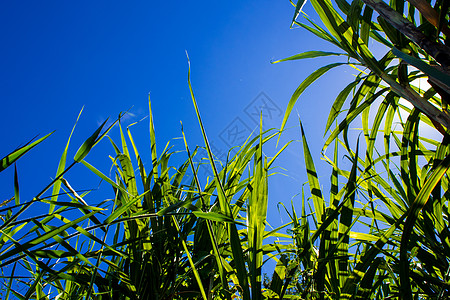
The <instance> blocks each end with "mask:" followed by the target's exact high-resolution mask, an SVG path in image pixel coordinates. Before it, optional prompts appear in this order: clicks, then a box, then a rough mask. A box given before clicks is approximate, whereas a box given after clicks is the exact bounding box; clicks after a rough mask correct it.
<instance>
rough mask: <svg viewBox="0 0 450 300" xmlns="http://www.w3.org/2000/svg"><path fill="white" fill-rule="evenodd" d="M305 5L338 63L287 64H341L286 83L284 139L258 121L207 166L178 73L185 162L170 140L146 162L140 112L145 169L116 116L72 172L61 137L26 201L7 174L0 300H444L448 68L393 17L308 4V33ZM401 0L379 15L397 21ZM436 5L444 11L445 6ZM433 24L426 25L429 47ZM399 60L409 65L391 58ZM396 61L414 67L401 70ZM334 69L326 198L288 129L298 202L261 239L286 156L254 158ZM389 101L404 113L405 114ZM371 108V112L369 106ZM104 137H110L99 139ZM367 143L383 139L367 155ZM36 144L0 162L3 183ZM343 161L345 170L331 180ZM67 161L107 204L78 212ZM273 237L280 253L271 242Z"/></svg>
mask: <svg viewBox="0 0 450 300" xmlns="http://www.w3.org/2000/svg"><path fill="white" fill-rule="evenodd" d="M303 2H304V1H298V3H297V5H296V9H295V16H294V20H293V23H295V24H298V25H300V26H302V27H303V28H305V29H307V30H309V31H310V32H312V33H313V34H315V35H316V36H318V37H320V38H322V39H324V40H326V41H329V42H330V43H332V44H333V45H335V46H336V47H338V48H340V50H339V51H340V52H336V53H335V52H328V51H327V52H323V51H322V52H321V51H308V52H304V53H301V54H298V55H295V56H292V57H290V58H287V59H284V60H297V59H304V58H311V57H320V56H335V55H338V56H345V57H346V58H347V59H348V60H347V61H346V62H336V63H333V64H329V65H327V66H324V67H321V68H319V69H318V70H317V71H315V72H313V73H312V74H311V75H310V76H308V77H307V78H306V79H305V80H304V81H303V82H302V83H301V84H300V85H299V87H298V88H297V90H296V91H295V92H294V94H293V96H292V98H291V100H290V102H289V104H288V107H287V109H286V114H285V118H284V120H283V123H282V125H281V130H279V131H263V130H262V119H261V121H260V128H259V132H258V133H256V134H255V135H254V136H250V137H249V138H248V140H247V141H246V142H245V143H243V145H240V146H239V147H238V148H237V149H236V150H235V151H231V150H230V152H229V155H228V157H227V161H225V162H220V161H219V160H217V158H216V157H215V156H214V153H213V152H212V150H211V147H210V145H209V141H208V136H207V133H206V129H205V128H204V126H203V123H202V118H201V114H200V109H199V107H198V105H197V102H196V99H195V95H194V92H193V89H192V86H191V82H190V69H189V74H188V84H189V88H190V91H191V97H192V103H193V106H194V108H195V111H196V115H197V119H198V123H199V130H200V132H201V134H202V136H203V140H204V143H203V145H202V146H201V147H195V148H194V149H191V148H190V147H189V141H188V140H187V138H186V136H185V135H184V132H183V131H182V136H183V142H184V149H183V151H181V152H180V151H175V150H173V149H172V148H171V146H170V143H167V145H166V147H165V148H164V150H163V151H162V152H161V153H159V151H158V150H157V149H158V148H157V141H158V142H159V140H158V138H157V136H156V133H155V127H156V126H157V124H154V119H153V112H152V109H151V102H150V99H149V136H148V146H149V147H148V151H149V155H150V157H151V161H150V162H149V163H145V161H144V160H143V158H142V157H145V156H146V155H143V152H142V151H143V150H142V149H138V145H141V144H142V143H140V142H139V143H137V142H136V141H135V137H134V136H133V127H132V126H135V125H136V124H131V125H129V126H127V127H124V126H123V124H122V120H121V117H119V119H118V120H116V121H115V122H113V123H112V125H110V126H109V127H107V128H106V129H104V128H105V126H106V121H105V123H103V124H102V125H101V126H100V127H99V128H98V129H97V130H96V131H95V132H94V133H93V134H92V135H91V136H90V137H89V138H88V139H86V141H85V142H84V143H83V144H82V145H81V146H80V147H79V149H78V151H77V152H76V154H75V156H74V157H73V159H72V160H71V161H69V158H68V149H69V148H70V140H71V136H72V134H73V132H74V131H72V133H71V134H70V136H69V139H68V142H67V144H66V146H65V148H64V151H63V154H62V156H61V159H60V163H59V165H58V167H57V170H56V176H55V179H54V180H53V181H51V182H50V183H49V185H48V186H46V187H44V188H43V189H42V191H41V192H40V193H38V194H37V195H36V196H35V197H34V198H33V199H31V200H26V201H23V199H20V191H19V184H18V182H19V179H18V176H17V172H15V186H14V191H13V194H14V196H13V197H12V198H11V201H9V202H8V203H4V204H3V205H2V208H1V213H2V214H3V215H4V216H3V223H2V224H1V225H0V267H1V269H2V279H3V281H2V298H4V299H11V298H18V299H205V300H206V299H236V298H237V299H386V298H405V299H446V298H448V297H449V294H450V285H449V283H448V281H449V276H450V261H449V257H450V244H449V239H448V237H449V233H450V228H449V205H448V203H449V202H448V201H449V192H448V187H449V178H448V173H449V171H448V169H449V167H450V156H449V151H450V149H449V147H450V146H449V137H448V133H447V129H446V127H447V125H448V124H447V119H448V117H447V116H446V114H447V107H446V105H447V104H446V102H445V101H444V100H443V98H444V97H445V96H446V95H447V94H446V92H445V91H446V86H445V85H447V83H448V82H447V81H446V73H445V70H444V71H442V69H439V70H438V71H439V72H435V71H432V70H431V69H430V68H429V67H430V65H429V62H432V63H434V61H433V55H432V54H430V53H428V52H427V51H429V50H430V49H429V48H427V49H421V48H420V47H419V48H418V47H417V45H415V44H414V43H413V42H414V41H411V40H409V39H408V38H411V37H408V36H407V35H405V33H404V32H402V30H401V28H397V27H395V26H394V25H395V24H394V25H393V24H391V23H392V22H393V20H394V19H395V18H394V19H392V18H393V17H392V16H390V15H388V16H387V17H386V16H384V17H383V18H378V19H377V22H375V21H372V18H371V16H372V14H373V13H374V11H373V9H372V6H370V5H372V2H373V1H369V0H367V1H366V0H364V2H362V1H356V0H355V1H352V2H351V3H347V2H346V1H337V5H338V8H339V10H340V13H339V12H338V11H337V10H336V9H335V8H334V6H333V4H332V3H331V2H330V1H326V0H312V1H311V3H312V5H313V7H314V8H315V10H316V12H317V13H318V15H319V17H320V19H321V21H322V22H323V24H324V25H323V26H322V27H321V26H320V25H318V24H316V23H315V22H313V21H311V20H310V19H308V17H306V20H307V21H308V22H309V25H307V24H303V23H299V22H297V21H296V17H297V15H298V14H299V13H300V11H301V6H302V5H303ZM369 2H370V3H369ZM419 2H420V1H419ZM364 3H368V5H365V4H364ZM402 3H403V1H396V2H392V3H391V6H392V7H393V8H394V9H395V11H397V13H399V14H401V13H402V10H403V6H402ZM436 5H437V6H436V9H437V8H441V9H445V7H444V4H443V2H442V1H438V2H437V4H436ZM377 7H378V6H377ZM416 9H417V8H416V7H415V6H413V5H410V6H409V11H408V12H407V15H406V16H405V19H408V18H409V19H411V20H413V18H414V16H415V14H416ZM427 9H428V10H429V9H430V8H427ZM381 10H383V9H381ZM417 13H423V11H420V10H419V12H417ZM391 17H392V18H391ZM394 17H395V16H394ZM397 17H398V16H397ZM397 20H398V19H397ZM444 20H446V19H445V18H444ZM394 21H395V20H394ZM435 21H436V20H435ZM421 22H424V19H421ZM439 22H441V23H442V22H444V21H442V20H439ZM439 22H434V23H432V24H434V25H433V26H435V27H436V28H435V29H433V30H434V32H435V33H436V34H437V36H438V38H437V39H439V35H440V34H441V33H440V32H441V31H440V29H439V28H441V27H442V26H440V25H439V24H440V23H439ZM444 23H445V22H444ZM444 23H443V24H444ZM444 25H445V26H447V25H446V23H445V24H444ZM421 28H422V29H423V28H425V29H426V26H423V27H421ZM343 29H345V30H343ZM425 29H424V30H425ZM426 30H431V29H426ZM433 30H431V31H433ZM371 40H373V41H375V42H379V43H382V44H383V45H386V46H388V47H389V48H390V50H389V51H388V52H387V53H386V54H385V55H384V56H383V57H382V58H381V59H376V58H375V57H374V55H372V54H371V52H370V50H369V46H368V45H369V41H371ZM398 47H400V48H402V47H403V48H402V49H403V50H404V49H408V50H409V51H410V52H408V51H406V52H408V54H405V51H403V52H402V53H403V54H402V53H399V51H398V49H397V48H398ZM396 49H397V50H396ZM419 57H420V59H419V60H420V62H419V61H418V58H419ZM398 59H402V60H403V61H404V62H407V63H409V64H411V65H412V66H415V67H416V69H409V68H406V67H405V64H404V62H399V60H398ZM436 61H438V60H437V59H436ZM397 62H398V64H396V63H397ZM438 62H439V63H440V61H438ZM424 64H425V65H424ZM341 65H352V66H353V67H355V68H357V69H358V70H360V72H359V73H358V74H357V75H356V77H355V80H354V81H353V82H351V83H349V84H348V85H347V86H346V87H344V88H343V90H342V91H341V92H340V93H339V95H338V96H337V98H336V100H335V102H334V104H333V106H332V109H331V113H330V116H329V118H328V121H327V125H326V132H328V133H329V135H328V136H327V140H326V142H325V145H324V150H325V149H327V148H329V149H332V155H331V156H326V155H325V154H324V156H323V158H324V159H325V160H326V161H327V162H328V163H329V165H330V170H331V174H330V179H329V184H327V185H325V186H330V190H329V191H326V190H324V188H323V185H322V183H323V182H322V183H321V182H320V180H319V178H320V176H319V174H317V170H316V167H315V163H314V161H313V155H312V154H311V151H310V148H309V145H308V142H307V134H306V133H307V130H305V129H304V128H303V125H302V123H301V122H300V121H299V123H298V124H299V135H300V136H301V142H302V145H303V157H304V163H305V166H306V170H304V171H305V175H306V177H307V184H306V185H305V186H303V187H299V190H301V201H299V202H301V203H292V206H291V207H290V208H286V212H287V213H288V214H289V217H290V222H288V223H286V224H283V225H282V226H281V227H280V228H276V229H272V230H269V229H268V226H267V210H268V207H269V206H271V205H274V204H273V202H272V201H271V199H269V193H268V189H269V187H270V184H269V177H270V174H271V173H272V172H273V166H274V163H275V160H276V158H277V157H278V156H279V155H280V154H281V153H282V152H283V150H284V149H285V148H286V147H287V146H288V144H289V143H288V144H286V145H284V146H283V147H280V148H279V150H277V152H276V153H275V155H274V156H273V157H266V156H265V154H264V153H266V152H265V151H263V148H265V147H268V146H269V143H268V142H269V141H271V140H273V139H275V138H277V139H279V135H280V134H281V133H282V131H283V129H284V126H285V124H286V122H287V119H288V117H289V114H290V112H291V111H292V109H293V106H294V105H295V102H296V101H297V99H298V98H299V97H300V96H301V94H302V93H303V91H304V90H305V89H306V88H307V87H308V86H310V85H311V84H312V83H313V82H314V81H315V80H316V79H317V78H319V77H320V76H322V75H323V74H325V73H326V72H327V71H328V70H330V69H332V68H335V67H338V66H341ZM362 68H365V70H362ZM425 76H426V77H427V78H429V79H430V80H431V82H432V85H433V87H432V88H430V89H429V90H428V91H426V92H423V91H421V90H420V89H418V88H415V87H414V86H413V85H412V83H413V81H414V80H415V79H416V78H421V77H425ZM401 97H404V98H406V99H407V100H408V101H410V102H411V103H412V104H413V108H409V107H408V106H405V105H403V103H402V101H400V99H401ZM347 99H350V103H349V108H348V110H346V109H345V103H346V101H347ZM377 100H380V102H381V104H380V105H378V106H374V103H376V101H377ZM419 100H420V101H419ZM422 100H424V101H422ZM421 101H422V102H421ZM345 110H346V112H345V113H344V111H345ZM370 110H373V111H374V115H375V117H374V118H373V119H372V118H370V117H369V116H370V115H371V114H370ZM405 114H406V115H407V117H406V118H404V115H405ZM357 118H360V120H361V127H362V128H361V129H359V130H360V131H361V133H362V135H361V137H362V138H361V140H360V139H358V140H352V139H350V138H349V135H348V131H349V129H350V124H351V123H352V122H353V121H354V120H356V119H357ZM336 122H338V123H337V124H338V125H337V126H336V127H335V128H333V124H335V123H336ZM395 123H397V124H398V125H399V126H398V127H397V128H400V129H398V130H396V129H395V128H396V127H395V126H394V125H395ZM115 124H117V128H114V130H116V129H117V130H118V132H119V139H118V140H114V139H113V138H111V137H109V136H108V135H107V133H108V132H109V131H110V130H112V129H113V127H114V125H115ZM382 124H384V128H381V125H382ZM421 124H427V125H431V126H432V127H434V128H435V129H436V130H437V131H438V132H440V133H441V134H442V140H433V139H432V138H430V137H426V136H423V135H421V126H422V125H421ZM136 126H137V125H136ZM74 129H75V127H74ZM379 133H381V134H382V141H381V142H380V143H377V142H376V139H377V137H378V135H379ZM46 137H47V136H45V137H43V138H41V139H39V140H36V141H34V142H30V143H29V144H27V145H26V146H24V147H22V148H19V149H17V150H15V151H13V152H12V153H11V154H9V155H7V156H6V157H5V158H3V159H2V161H1V166H0V171H3V170H4V169H5V168H7V167H10V166H11V165H12V164H14V162H15V161H16V160H17V159H19V158H20V157H21V156H22V155H24V154H25V153H26V152H27V151H29V150H31V149H32V148H33V147H34V146H36V145H38V144H39V143H40V142H42V141H43V140H45V138H46ZM105 137H107V139H108V140H109V143H110V144H111V146H112V149H113V150H114V154H113V155H112V156H111V157H110V159H111V166H112V169H111V170H112V171H111V175H107V174H106V173H105V172H104V171H102V170H99V169H97V167H96V166H95V163H92V164H91V163H88V162H87V161H86V157H87V156H88V154H89V152H90V151H91V149H92V148H93V147H94V146H95V145H96V144H97V143H99V142H100V141H101V140H106V139H105ZM140 138H141V137H140ZM379 139H380V138H379ZM380 145H381V146H380ZM377 147H381V148H384V152H383V151H380V150H379V149H377ZM200 148H203V149H204V150H206V153H207V155H206V156H205V157H199V156H200V154H199V153H200V152H201V151H198V150H199V149H200ZM324 153H325V151H324ZM180 155H184V163H182V164H181V165H175V166H173V165H172V162H173V158H174V157H175V156H180ZM342 157H344V158H345V159H346V160H348V161H349V162H350V168H343V167H341V165H342V163H340V162H341V160H342ZM198 161H200V163H197V162H198ZM77 164H81V165H84V166H85V167H86V168H87V170H89V171H90V172H92V173H93V174H95V175H97V176H98V177H99V178H101V179H102V180H103V181H104V182H105V183H106V184H107V186H108V188H110V190H111V193H112V197H111V198H112V199H110V200H108V199H106V200H105V199H99V201H97V202H98V204H97V205H89V204H88V203H87V202H86V201H85V200H84V198H85V197H86V195H87V193H81V192H78V191H77V187H76V186H75V187H73V186H72V183H71V182H69V181H68V179H67V176H66V174H67V173H68V172H69V171H70V170H71V169H72V168H73V167H74V166H75V165H77ZM200 167H208V168H211V170H212V173H213V176H212V177H211V178H207V179H206V178H201V176H200V174H199V168H200ZM321 180H322V181H323V177H322V179H321ZM13 200H14V201H13ZM36 205H41V206H42V205H46V207H47V209H48V212H46V213H44V214H42V215H38V216H36V215H34V216H32V217H25V212H30V211H32V209H33V208H34V207H36ZM299 206H300V207H301V208H300V210H299ZM284 228H289V230H288V231H284ZM273 237H278V238H280V239H281V240H282V242H269V240H272V239H271V238H273ZM267 260H274V261H275V263H276V266H275V268H274V270H273V272H272V276H271V278H269V280H267V281H266V282H263V279H262V275H263V271H262V268H263V266H264V263H265V262H266V261H267Z"/></svg>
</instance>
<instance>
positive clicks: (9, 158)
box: [0, 132, 53, 172]
mask: <svg viewBox="0 0 450 300" xmlns="http://www.w3.org/2000/svg"><path fill="white" fill-rule="evenodd" d="M52 134H53V132H51V133H49V134H47V135H46V136H44V137H42V138H40V139H38V140H37V141H34V142H31V141H30V142H28V143H27V144H26V145H25V146H22V147H20V148H18V149H16V150H14V151H13V152H11V153H9V154H8V155H6V156H5V157H3V158H2V159H1V160H0V172H2V171H3V170H5V169H6V168H7V167H9V166H10V165H12V164H13V163H14V162H15V161H16V160H18V159H19V158H20V157H21V156H22V155H24V154H25V153H27V152H28V151H30V150H31V149H32V148H33V147H35V146H36V145H37V144H39V143H40V142H42V141H43V140H45V139H46V138H48V137H49V136H50V135H52Z"/></svg>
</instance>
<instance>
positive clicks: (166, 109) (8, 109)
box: [0, 1, 351, 224]
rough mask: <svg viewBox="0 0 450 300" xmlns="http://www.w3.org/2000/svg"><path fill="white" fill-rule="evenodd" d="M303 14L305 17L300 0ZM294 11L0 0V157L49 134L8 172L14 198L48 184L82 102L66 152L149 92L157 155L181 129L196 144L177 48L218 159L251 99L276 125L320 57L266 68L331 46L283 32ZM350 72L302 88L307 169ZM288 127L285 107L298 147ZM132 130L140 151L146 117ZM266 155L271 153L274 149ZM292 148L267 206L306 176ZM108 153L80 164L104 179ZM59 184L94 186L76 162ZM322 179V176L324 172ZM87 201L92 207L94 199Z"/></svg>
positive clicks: (285, 4)
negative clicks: (265, 107) (268, 110)
mask: <svg viewBox="0 0 450 300" xmlns="http://www.w3.org/2000/svg"><path fill="white" fill-rule="evenodd" d="M305 12H306V13H312V10H311V9H310V8H309V7H308V4H307V5H306V6H305ZM293 13H294V8H293V7H292V6H291V5H290V3H289V1H258V2H251V1H247V2H243V1H226V2H211V1H208V2H207V1H195V2H194V1H192V2H187V1H182V2H181V1H180V2H173V1H172V2H167V1H159V2H156V1H128V2H126V3H125V2H119V1H89V2H88V1H77V2H76V3H75V2H69V1H46V2H42V1H20V2H19V1H3V2H2V3H1V4H0V42H1V45H2V47H0V59H1V66H2V67H1V68H0V95H1V97H2V101H1V103H2V112H3V114H2V118H0V136H1V138H2V147H1V148H0V155H1V156H2V157H3V156H4V155H6V154H7V153H9V152H10V151H12V150H13V149H15V148H16V147H18V146H19V145H21V144H24V143H25V142H27V141H28V140H30V139H31V138H33V137H34V136H36V135H40V136H42V135H45V134H47V133H49V132H51V131H54V130H56V132H55V133H54V134H53V135H52V136H51V137H50V138H49V139H48V140H47V141H45V142H44V143H43V144H41V145H40V146H39V147H38V148H36V149H33V151H32V152H30V153H29V154H28V155H27V156H25V157H23V158H22V159H20V160H19V162H18V164H17V165H18V170H19V183H20V188H21V193H22V201H25V200H29V199H30V197H32V196H33V195H34V194H36V193H37V192H38V191H39V190H40V189H41V188H42V187H44V186H45V185H46V184H47V183H48V182H49V181H50V178H51V177H54V174H55V173H56V169H57V165H58V160H59V157H60V155H61V153H62V151H63V149H64V146H65V142H66V140H67V138H68V135H69V133H70V130H71V128H72V126H73V124H74V122H75V120H76V117H77V115H78V113H79V111H80V110H81V108H82V107H83V106H84V111H83V114H82V116H81V119H80V122H79V124H78V126H77V129H76V132H75V135H74V137H73V141H72V144H71V150H70V153H69V156H73V154H74V153H75V151H76V150H77V148H78V147H79V145H80V144H81V143H82V142H83V141H84V140H85V139H86V138H87V137H88V136H89V135H90V134H91V133H92V132H93V131H94V130H95V129H96V128H97V126H98V125H99V124H100V123H101V122H102V121H104V120H105V119H106V118H107V117H111V118H113V119H114V118H116V116H117V115H118V114H119V113H120V112H122V111H126V110H128V109H130V107H131V110H130V114H129V116H128V117H127V118H126V120H124V123H125V124H128V123H131V122H135V121H138V120H140V119H142V118H144V117H145V116H146V115H148V102H147V97H148V93H150V95H151V98H152V107H153V112H154V118H155V126H156V134H157V139H158V140H157V142H158V143H159V149H160V150H161V149H162V148H163V147H164V146H165V144H166V142H167V141H168V140H170V139H171V138H175V137H179V136H181V131H180V121H182V122H183V124H184V129H185V132H186V135H187V138H188V140H189V142H190V144H191V145H196V144H201V143H202V140H201V136H200V130H199V127H198V123H197V120H196V117H195V112H194V108H193V106H192V102H191V99H190V94H189V89H188V85H187V71H188V64H187V58H186V53H185V51H187V52H188V53H189V57H190V60H191V68H192V76H191V80H192V84H193V88H194V90H195V94H196V97H197V101H198V104H199V107H200V111H201V113H202V117H203V121H204V124H205V126H206V129H207V133H208V135H209V138H210V140H211V141H212V143H214V145H215V148H216V149H217V150H216V151H217V152H221V151H226V150H227V147H228V146H227V143H230V141H229V140H227V139H226V135H225V133H226V132H227V130H228V129H229V128H231V127H233V126H235V125H236V124H241V125H244V127H245V128H248V129H249V130H254V129H255V128H256V123H255V122H254V119H253V118H252V114H251V111H252V109H253V108H254V107H255V103H258V101H270V103H271V105H273V106H272V108H273V110H272V112H273V115H270V116H268V117H266V119H265V126H266V128H268V127H279V126H280V124H281V120H282V116H281V112H284V110H285V108H286V105H287V103H288V101H289V99H290V97H291V95H292V93H293V91H294V90H295V89H296V87H297V86H298V85H299V84H300V82H301V81H302V80H303V79H304V78H305V77H306V76H307V75H308V74H310V73H311V72H313V71H314V70H315V69H317V68H318V67H320V66H322V65H324V64H325V62H326V60H325V59H318V60H311V61H302V62H285V63H280V64H271V63H270V62H271V60H276V59H281V58H284V57H287V56H290V55H294V54H297V53H300V52H304V51H308V50H324V49H325V50H330V49H329V46H328V45H326V44H324V43H323V42H321V41H319V40H318V39H317V38H315V37H313V36H312V35H310V34H308V33H307V32H306V31H304V30H302V29H298V28H297V29H289V25H290V21H291V19H292V15H293ZM333 50H335V49H333ZM348 72H350V73H348ZM350 75H351V71H349V70H348V69H339V70H338V71H333V72H331V74H330V75H328V76H326V77H325V78H324V79H320V80H319V81H317V82H316V83H315V84H314V85H313V86H312V87H311V88H310V89H308V90H307V91H306V92H305V94H304V96H303V97H302V98H301V99H300V101H299V103H298V105H297V106H296V111H298V113H299V116H300V117H301V118H302V121H303V122H304V126H305V130H306V132H307V134H308V138H309V141H310V144H311V145H310V146H311V148H312V151H313V152H314V153H315V158H316V163H317V164H319V163H320V162H319V157H320V155H319V154H320V149H321V146H322V144H323V138H322V137H323V131H324V125H325V122H326V116H327V115H328V111H329V107H330V104H331V102H332V101H333V99H334V97H335V96H336V95H337V92H338V91H339V87H342V86H343V84H344V83H345V82H346V81H348V79H349V78H350V77H349V76H350ZM296 120H297V118H296V112H295V111H294V114H293V115H292V117H291V119H290V122H289V123H288V126H290V127H294V128H292V129H290V130H289V131H288V132H287V133H286V134H285V135H284V138H283V141H287V140H289V139H300V132H299V129H298V127H296V126H298V122H297V121H296ZM236 122H237V123H236ZM230 126H231V127H230ZM116 132H117V130H116ZM133 133H134V135H135V138H136V139H137V140H138V142H139V143H142V144H139V145H140V147H142V148H141V151H142V152H144V150H142V149H145V147H147V145H148V134H147V133H148V121H147V120H145V121H143V122H141V123H140V124H139V125H136V126H134V127H133ZM266 150H267V152H268V154H269V155H270V153H273V151H274V150H273V149H266ZM300 151H301V145H300V143H294V144H293V145H292V146H291V147H290V148H289V149H288V150H287V151H286V153H285V155H284V156H282V157H281V159H280V160H279V164H278V165H279V166H281V167H284V168H286V171H284V173H286V174H288V175H289V176H288V177H281V176H276V177H274V178H273V180H272V182H271V185H270V193H271V194H270V195H271V198H270V199H269V205H271V208H275V207H276V204H277V203H278V202H284V203H286V204H288V203H289V202H290V199H291V197H292V196H293V195H295V194H297V193H299V192H300V191H301V185H302V184H303V183H304V182H305V181H306V173H305V170H304V164H303V163H302V156H301V152H300ZM108 155H113V149H112V147H111V146H110V145H109V144H108V142H107V141H106V140H105V141H104V142H103V143H102V144H101V145H99V146H98V147H97V148H96V149H94V151H93V152H92V153H91V154H89V156H88V157H87V161H89V162H90V163H92V164H94V165H96V166H98V167H99V168H100V169H102V170H103V171H105V172H108V170H109V166H110V160H109V158H108ZM325 170H326V169H325ZM12 171H13V170H12V168H10V169H8V170H7V171H5V172H2V174H0V182H1V183H0V187H1V199H0V200H4V199H9V198H10V197H11V196H12V194H13V177H12V176H13V172H12ZM83 172H84V173H83ZM80 174H83V175H80ZM319 174H320V172H319ZM69 176H72V177H69V180H71V183H72V186H74V187H75V188H76V189H80V190H83V189H92V188H96V187H97V185H98V180H97V179H96V178H95V177H93V176H90V175H89V174H86V172H85V170H83V167H82V166H80V167H79V168H78V169H77V170H75V172H74V173H73V174H72V175H69ZM322 176H324V178H325V180H326V179H328V176H329V173H328V172H325V173H323V172H322ZM90 197H91V199H92V201H94V202H95V203H97V202H99V201H96V200H95V194H92V195H90ZM269 216H270V221H271V222H273V223H275V224H276V223H278V222H279V215H278V212H277V211H276V210H275V209H269ZM284 221H287V220H284Z"/></svg>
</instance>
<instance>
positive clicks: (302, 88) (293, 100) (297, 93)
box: [277, 63, 347, 144]
mask: <svg viewBox="0 0 450 300" xmlns="http://www.w3.org/2000/svg"><path fill="white" fill-rule="evenodd" d="M345 64H347V63H333V64H329V65H326V66H323V67H321V68H319V69H318V70H316V71H314V72H313V73H311V74H310V75H309V76H308V77H307V78H306V79H305V80H303V82H302V83H301V84H300V85H299V87H298V88H297V89H296V90H295V92H294V94H293V95H292V97H291V99H290V100H289V103H288V106H287V108H286V111H285V113H284V117H283V121H282V122H281V127H280V132H282V131H283V130H284V127H285V126H286V122H287V120H288V118H289V116H290V114H291V112H292V109H293V108H294V105H295V103H297V100H298V98H299V97H300V95H301V94H302V93H303V92H304V91H305V89H306V88H307V87H308V86H310V85H311V84H312V83H313V82H314V81H316V80H317V79H318V78H320V77H321V76H322V75H323V74H325V73H326V72H327V71H329V70H331V69H333V68H335V67H338V66H342V65H345ZM279 141H280V136H278V140H277V144H278V142H279Z"/></svg>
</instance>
